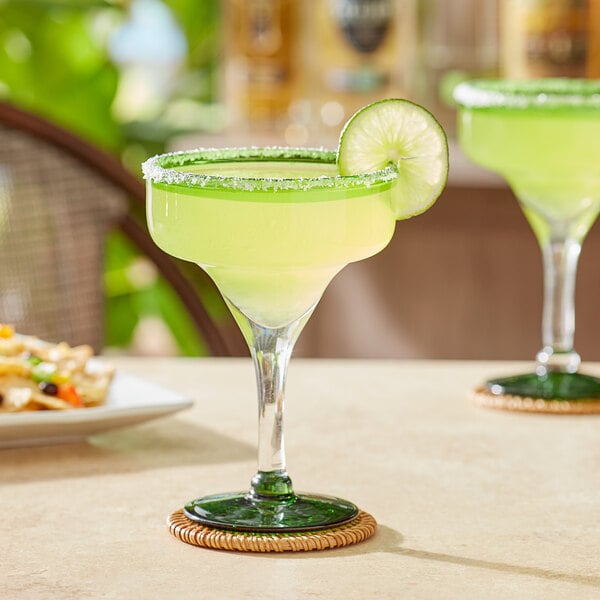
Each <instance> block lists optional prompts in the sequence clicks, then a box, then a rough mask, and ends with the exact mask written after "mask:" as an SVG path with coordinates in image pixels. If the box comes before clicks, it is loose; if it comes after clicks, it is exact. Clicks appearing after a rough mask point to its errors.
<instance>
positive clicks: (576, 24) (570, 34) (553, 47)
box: [501, 0, 600, 79]
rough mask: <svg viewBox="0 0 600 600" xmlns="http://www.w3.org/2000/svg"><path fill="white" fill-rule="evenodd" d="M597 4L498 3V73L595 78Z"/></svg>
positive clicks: (598, 64) (566, 0) (599, 72)
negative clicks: (499, 67)
mask: <svg viewBox="0 0 600 600" xmlns="http://www.w3.org/2000/svg"><path fill="white" fill-rule="evenodd" d="M599 36H600V0H503V2H502V10H501V43H502V54H501V73H502V76H503V77H507V78H511V79H530V78H537V77H590V78H596V77H600V46H599V44H600V40H599Z"/></svg>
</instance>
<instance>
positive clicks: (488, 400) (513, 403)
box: [470, 386, 600, 415]
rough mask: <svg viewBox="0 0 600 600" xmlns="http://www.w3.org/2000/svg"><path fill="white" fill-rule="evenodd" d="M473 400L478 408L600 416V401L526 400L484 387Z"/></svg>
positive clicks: (480, 388) (478, 390)
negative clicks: (493, 391) (493, 392)
mask: <svg viewBox="0 0 600 600" xmlns="http://www.w3.org/2000/svg"><path fill="white" fill-rule="evenodd" d="M470 396H471V399H472V400H473V402H475V404H477V405H478V406H483V407H484V408H495V409H499V410H509V411H515V412H527V413H546V414H554V415H591V414H600V400H598V399H590V400H544V399H543V398H525V397H522V396H513V395H510V394H492V393H491V392H490V391H488V390H487V389H486V388H484V387H483V386H480V387H476V388H475V389H474V390H472V392H471V394H470Z"/></svg>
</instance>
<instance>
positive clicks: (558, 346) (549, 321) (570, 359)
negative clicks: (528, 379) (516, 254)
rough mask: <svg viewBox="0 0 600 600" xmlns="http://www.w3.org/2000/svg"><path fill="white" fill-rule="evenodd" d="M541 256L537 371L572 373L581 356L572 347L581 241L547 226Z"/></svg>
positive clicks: (542, 372) (541, 373) (539, 372)
mask: <svg viewBox="0 0 600 600" xmlns="http://www.w3.org/2000/svg"><path fill="white" fill-rule="evenodd" d="M541 248H542V254H543V260H544V310H543V318H542V341H543V344H544V347H543V348H542V349H541V350H540V351H539V352H538V354H537V369H536V372H537V374H538V375H541V376H543V375H546V374H547V373H548V372H549V371H561V372H566V373H575V372H576V371H577V369H578V368H579V364H580V362H581V359H580V357H579V354H577V352H575V350H574V348H573V340H574V335H575V278H576V274H577V262H578V260H579V254H580V252H581V241H580V240H577V239H574V238H573V237H571V236H570V235H565V234H564V233H561V232H560V231H558V232H557V231H552V229H551V230H550V235H549V236H548V237H547V239H546V240H545V241H544V242H541Z"/></svg>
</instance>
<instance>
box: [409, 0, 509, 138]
mask: <svg viewBox="0 0 600 600" xmlns="http://www.w3.org/2000/svg"><path fill="white" fill-rule="evenodd" d="M419 63H420V64H421V65H422V69H420V71H419V78H418V79H417V80H416V81H415V90H416V97H417V99H418V100H419V101H420V102H421V103H422V104H424V105H425V106H426V107H427V108H428V109H429V110H431V111H432V112H433V113H434V114H435V115H436V117H437V118H438V119H439V120H440V121H441V123H442V125H443V126H444V128H445V129H446V130H447V131H448V132H449V133H452V132H453V131H454V128H455V121H456V116H455V112H454V109H453V108H452V106H453V101H452V99H451V95H452V89H453V88H454V86H455V84H456V83H458V82H459V81H460V80H462V79H466V78H472V77H495V76H497V75H498V0H452V1H449V0H420V2H419Z"/></svg>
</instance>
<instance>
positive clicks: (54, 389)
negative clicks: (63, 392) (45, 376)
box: [39, 381, 58, 396]
mask: <svg viewBox="0 0 600 600" xmlns="http://www.w3.org/2000/svg"><path fill="white" fill-rule="evenodd" d="M39 387H40V390H42V392H44V394H46V395H47V396H56V394H58V386H57V385H56V384H55V383H50V382H49V381H41V382H40V384H39Z"/></svg>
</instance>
